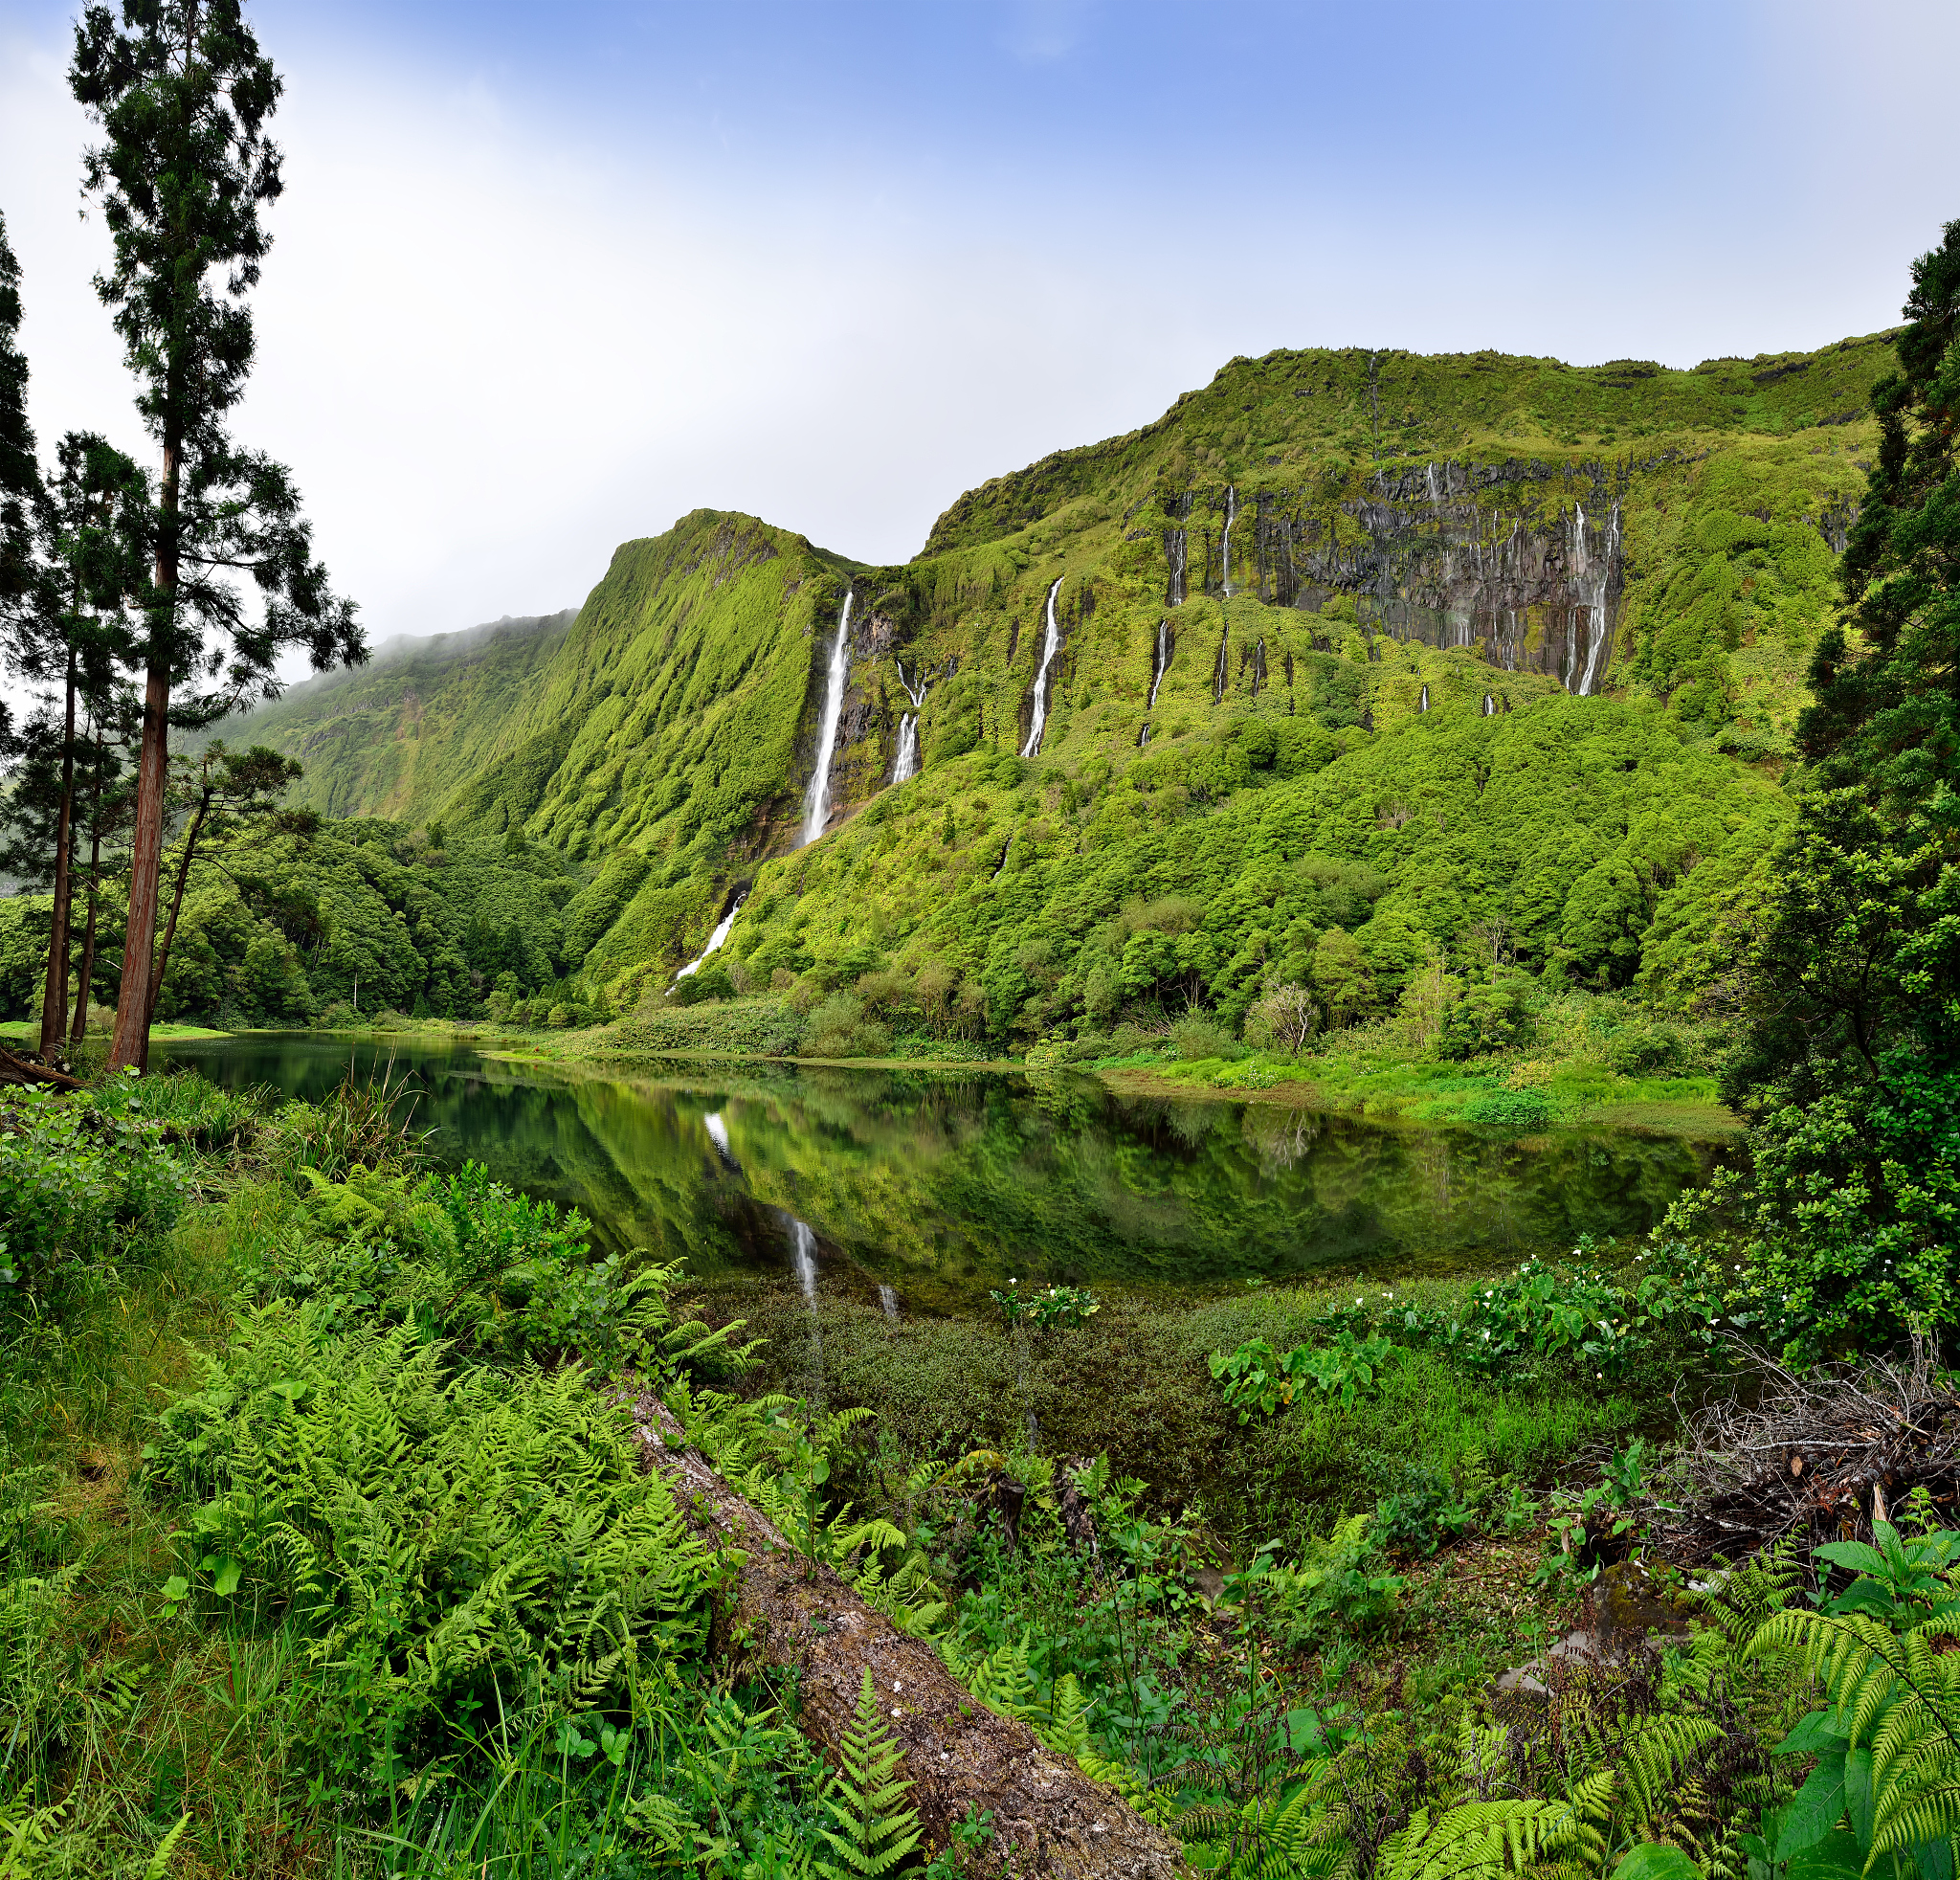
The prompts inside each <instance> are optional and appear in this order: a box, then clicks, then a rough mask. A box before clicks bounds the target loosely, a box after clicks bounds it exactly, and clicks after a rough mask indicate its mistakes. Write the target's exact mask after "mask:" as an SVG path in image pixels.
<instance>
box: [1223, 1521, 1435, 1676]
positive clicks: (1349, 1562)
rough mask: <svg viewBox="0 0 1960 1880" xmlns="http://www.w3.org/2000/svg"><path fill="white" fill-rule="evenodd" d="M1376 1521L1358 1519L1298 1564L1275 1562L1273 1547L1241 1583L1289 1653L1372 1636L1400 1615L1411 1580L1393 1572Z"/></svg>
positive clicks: (1315, 1544)
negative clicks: (1332, 1638) (1331, 1636)
mask: <svg viewBox="0 0 1960 1880" xmlns="http://www.w3.org/2000/svg"><path fill="white" fill-rule="evenodd" d="M1373 1525H1374V1518H1373V1517H1372V1516H1370V1515H1367V1514H1353V1515H1349V1516H1348V1519H1347V1520H1345V1521H1343V1522H1341V1523H1340V1525H1339V1526H1338V1527H1336V1528H1335V1529H1334V1531H1333V1533H1330V1534H1328V1535H1327V1536H1325V1538H1324V1539H1315V1540H1312V1541H1309V1542H1308V1543H1307V1545H1306V1547H1305V1549H1304V1550H1303V1553H1302V1555H1301V1556H1300V1558H1299V1559H1298V1560H1296V1561H1295V1562H1293V1563H1292V1564H1291V1565H1286V1564H1284V1563H1281V1562H1279V1561H1276V1560H1274V1559H1273V1558H1272V1557H1271V1555H1272V1552H1273V1549H1274V1548H1275V1547H1276V1546H1277V1545H1278V1543H1277V1542H1272V1541H1268V1542H1267V1543H1266V1545H1265V1547H1263V1548H1261V1549H1260V1550H1259V1554H1258V1557H1257V1558H1256V1560H1255V1561H1254V1563H1253V1566H1252V1567H1251V1569H1250V1570H1249V1571H1248V1572H1247V1573H1246V1574H1244V1575H1242V1576H1240V1577H1239V1578H1238V1579H1237V1580H1236V1582H1234V1585H1233V1591H1234V1592H1236V1593H1237V1594H1239V1595H1240V1596H1241V1597H1243V1598H1244V1599H1246V1600H1247V1601H1248V1603H1250V1604H1251V1605H1252V1606H1253V1607H1254V1609H1255V1610H1256V1611H1257V1612H1258V1616H1259V1619H1260V1621H1261V1622H1262V1623H1263V1624H1264V1625H1265V1627H1266V1628H1267V1630H1269V1631H1270V1632H1272V1634H1273V1635H1274V1637H1275V1638H1277V1639H1278V1640H1279V1641H1280V1643H1281V1645H1285V1646H1287V1647H1288V1648H1289V1649H1297V1648H1298V1647H1300V1646H1302V1645H1312V1644H1315V1643H1317V1642H1319V1641H1320V1640H1322V1639H1324V1638H1325V1636H1326V1635H1327V1634H1328V1633H1330V1632H1335V1631H1348V1632H1364V1631H1368V1630H1370V1629H1372V1628H1373V1627H1375V1626H1377V1625H1379V1624H1381V1623H1383V1622H1384V1621H1385V1620H1387V1619H1388V1618H1389V1617H1391V1615H1392V1613H1393V1612H1394V1610H1395V1605H1396V1601H1397V1600H1398V1599H1399V1598H1400V1595H1401V1593H1402V1590H1403V1588H1404V1587H1405V1586H1406V1585H1407V1584H1408V1582H1407V1581H1406V1580H1403V1579H1400V1578H1397V1577H1396V1576H1395V1575H1393V1574H1392V1573H1390V1572H1389V1571H1388V1562H1387V1560H1386V1559H1385V1558H1384V1557H1383V1555H1382V1537H1381V1535H1380V1534H1379V1533H1376V1532H1373V1531H1372V1530H1373Z"/></svg>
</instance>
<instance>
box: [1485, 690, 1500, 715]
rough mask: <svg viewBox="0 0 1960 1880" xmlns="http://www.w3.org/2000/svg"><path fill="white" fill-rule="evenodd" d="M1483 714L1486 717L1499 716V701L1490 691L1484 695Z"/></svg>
mask: <svg viewBox="0 0 1960 1880" xmlns="http://www.w3.org/2000/svg"><path fill="white" fill-rule="evenodd" d="M1483 715H1484V717H1486V718H1495V717H1496V716H1497V701H1496V700H1495V699H1494V698H1492V697H1491V696H1490V694H1489V693H1488V692H1486V693H1484V695H1483Z"/></svg>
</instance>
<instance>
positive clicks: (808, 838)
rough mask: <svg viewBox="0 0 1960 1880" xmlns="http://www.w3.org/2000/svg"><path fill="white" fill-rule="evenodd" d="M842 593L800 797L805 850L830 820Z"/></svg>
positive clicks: (841, 668) (847, 658) (845, 613)
mask: <svg viewBox="0 0 1960 1880" xmlns="http://www.w3.org/2000/svg"><path fill="white" fill-rule="evenodd" d="M852 593H853V591H852V590H851V589H849V588H846V589H845V590H844V605H843V607H842V608H841V610H839V612H838V614H837V637H836V638H835V641H833V642H832V645H831V659H830V667H829V670H828V671H827V673H826V674H825V676H824V691H823V717H822V719H821V720H820V721H819V722H818V726H817V732H816V769H815V770H814V771H813V772H811V773H810V788H809V789H808V790H807V791H805V792H804V794H803V844H804V846H805V847H808V846H809V845H810V844H811V843H812V842H813V841H815V840H816V839H817V838H818V837H819V836H821V835H822V834H823V832H824V828H825V825H826V824H828V823H829V821H830V819H831V759H832V758H833V757H835V755H836V750H837V724H838V721H839V720H840V719H841V718H842V717H843V715H844V683H845V681H846V680H847V679H848V678H849V676H850V672H851V597H852Z"/></svg>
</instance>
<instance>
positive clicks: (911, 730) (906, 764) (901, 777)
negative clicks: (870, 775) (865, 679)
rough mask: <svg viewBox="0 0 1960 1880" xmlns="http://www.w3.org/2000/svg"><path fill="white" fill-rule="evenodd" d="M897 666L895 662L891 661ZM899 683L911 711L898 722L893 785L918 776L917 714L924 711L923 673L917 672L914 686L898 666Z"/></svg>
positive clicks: (903, 670)
mask: <svg viewBox="0 0 1960 1880" xmlns="http://www.w3.org/2000/svg"><path fill="white" fill-rule="evenodd" d="M892 663H893V664H894V665H898V663H899V662H898V661H897V660H893V662H892ZM899 683H900V684H901V685H902V686H904V688H905V696H906V697H907V698H908V699H910V700H911V701H912V709H911V710H910V711H908V712H906V713H904V714H903V716H902V717H901V718H900V720H899V761H898V762H897V763H896V764H894V765H893V766H892V781H893V782H894V783H909V782H911V780H912V779H913V778H914V777H915V776H917V775H918V774H919V714H920V713H921V712H923V711H924V709H925V671H924V667H923V666H922V667H921V668H920V671H919V683H918V684H917V685H916V686H914V685H913V684H912V683H911V682H910V681H909V680H908V679H906V677H905V668H904V667H903V666H902V665H899Z"/></svg>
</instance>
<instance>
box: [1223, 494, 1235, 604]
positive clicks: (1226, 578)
mask: <svg viewBox="0 0 1960 1880" xmlns="http://www.w3.org/2000/svg"><path fill="white" fill-rule="evenodd" d="M1237 513H1238V492H1237V491H1236V489H1234V488H1233V487H1232V485H1231V484H1230V483H1227V484H1226V485H1225V527H1224V529H1223V531H1222V532H1221V533H1220V535H1219V537H1218V560H1219V577H1218V585H1219V587H1220V589H1221V590H1223V592H1224V593H1225V594H1226V596H1227V597H1228V598H1229V597H1230V595H1231V593H1232V519H1233V517H1235V516H1236V514H1237Z"/></svg>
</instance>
